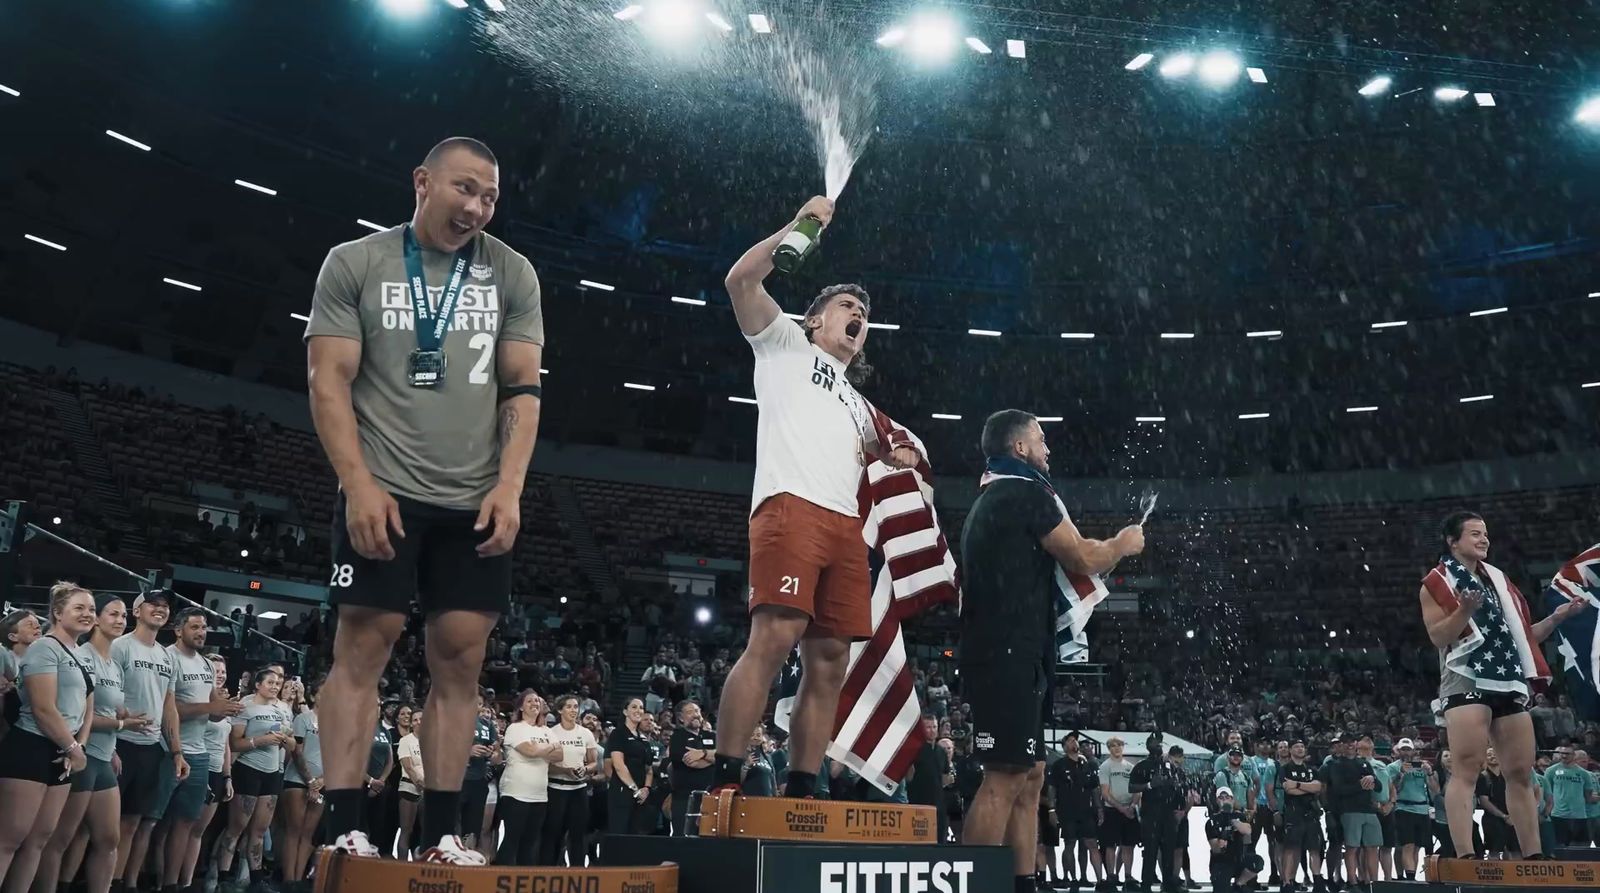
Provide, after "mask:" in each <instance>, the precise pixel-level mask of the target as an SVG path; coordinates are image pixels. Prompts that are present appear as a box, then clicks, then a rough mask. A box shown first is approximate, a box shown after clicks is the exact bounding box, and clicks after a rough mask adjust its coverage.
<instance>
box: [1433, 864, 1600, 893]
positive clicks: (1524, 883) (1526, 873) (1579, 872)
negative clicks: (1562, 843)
mask: <svg viewBox="0 0 1600 893" xmlns="http://www.w3.org/2000/svg"><path fill="white" fill-rule="evenodd" d="M1428 880H1429V881H1432V882H1433V883H1436V884H1440V883H1442V884H1456V885H1462V886H1480V887H1568V888H1582V889H1597V888H1600V861H1595V862H1569V861H1564V860H1560V859H1550V860H1541V861H1537V862H1525V861H1522V860H1519V859H1506V860H1498V861H1497V860H1482V859H1445V858H1442V857H1440V856H1429V857H1428Z"/></svg>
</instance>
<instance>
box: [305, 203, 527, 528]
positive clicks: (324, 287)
mask: <svg viewBox="0 0 1600 893" xmlns="http://www.w3.org/2000/svg"><path fill="white" fill-rule="evenodd" d="M401 230H402V227H398V226H396V227H392V228H390V229H387V230H384V231H383V232H381V233H373V234H372V235H370V236H367V237H366V238H362V239H357V240H355V241H354V242H346V243H344V244H343V245H339V246H337V247H335V248H334V249H333V250H332V251H330V252H328V258H327V260H325V261H323V264H322V272H320V273H319V274H318V275H317V288H316V293H315V294H314V295H313V297H312V301H311V321H310V322H308V323H307V324H306V334H305V337H306V339H307V340H308V341H309V340H310V339H311V338H312V337H315V336H318V335H332V336H336V337H341V338H352V339H355V340H357V341H360V342H361V370H360V372H359V373H357V375H356V379H355V381H354V382H353V383H352V384H351V395H350V396H351V402H352V403H353V404H354V406H355V413H356V424H357V428H358V429H359V431H360V436H361V452H362V455H363V456H364V457H365V459H366V462H367V467H368V468H369V469H370V470H371V471H372V476H373V477H375V478H377V479H378V481H379V483H381V484H383V485H384V487H386V488H387V489H388V490H389V491H390V492H391V493H394V494H395V495H398V496H405V497H408V498H411V499H415V500H418V501H419V502H424V503H427V504H429V505H435V506H440V507H443V508H453V509H476V508H478V505H479V503H480V502H481V501H482V499H483V497H484V495H485V494H487V493H488V492H489V490H490V489H492V488H493V487H494V483H495V480H496V479H497V477H498V474H499V462H500V447H499V441H498V438H497V436H496V428H495V426H496V418H495V413H496V410H497V408H498V405H499V394H498V392H499V385H500V378H499V375H498V372H497V368H496V367H497V364H496V362H495V353H496V347H497V346H498V344H499V342H501V341H523V342H527V343H529V344H538V345H543V344H544V316H543V312H542V310H541V307H540V301H539V277H538V276H537V274H535V273H534V270H533V265H532V264H530V263H529V262H528V259H527V258H526V257H523V256H522V255H521V254H518V253H517V252H516V251H513V250H512V249H511V248H510V247H509V246H507V245H506V244H505V243H504V242H502V241H500V240H499V239H496V238H495V237H494V236H491V235H489V234H487V233H484V234H481V235H479V236H478V239H477V246H476V248H475V249H474V254H473V258H472V263H471V264H470V265H469V266H468V268H467V273H466V274H465V275H464V276H463V277H462V284H461V294H460V296H459V297H458V299H457V301H456V308H455V312H454V314H452V317H451V320H450V328H449V331H448V332H446V334H445V337H444V345H443V349H444V354H445V361H446V367H445V375H444V381H443V382H441V383H440V384H438V385H437V386H435V387H431V388H419V387H413V386H412V385H411V381H410V376H409V374H408V371H407V363H408V360H409V358H410V356H411V352H412V351H414V350H416V349H417V333H416V328H415V320H414V314H413V312H412V307H411V291H410V289H409V288H408V286H407V284H406V265H405V255H404V251H403V249H402V246H401ZM422 255H423V275H424V278H425V280H426V282H427V286H428V300H429V303H430V304H431V305H432V307H433V308H434V309H437V308H438V305H439V298H440V296H441V295H442V294H443V292H444V286H445V284H446V282H447V281H448V277H449V273H450V268H451V266H452V262H453V260H454V259H455V256H454V254H452V253H449V252H444V251H435V250H432V249H429V248H424V249H422Z"/></svg>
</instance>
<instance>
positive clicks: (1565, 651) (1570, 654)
mask: <svg viewBox="0 0 1600 893" xmlns="http://www.w3.org/2000/svg"><path fill="white" fill-rule="evenodd" d="M1560 639H1561V647H1560V648H1557V649H1556V651H1557V652H1558V653H1559V654H1560V655H1561V658H1562V660H1564V661H1566V663H1567V669H1569V670H1577V671H1578V675H1579V676H1582V677H1583V678H1585V679H1588V678H1589V675H1588V674H1587V673H1585V672H1583V661H1581V660H1579V659H1578V652H1577V649H1575V648H1573V647H1572V643H1571V642H1569V641H1567V637H1566V636H1561V637H1560Z"/></svg>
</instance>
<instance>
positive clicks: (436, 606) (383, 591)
mask: <svg viewBox="0 0 1600 893" xmlns="http://www.w3.org/2000/svg"><path fill="white" fill-rule="evenodd" d="M395 502H397V503H399V504H400V521H401V523H402V524H403V525H404V526H405V530H406V535H405V536H404V537H400V536H396V535H395V533H394V531H393V530H391V531H389V544H390V545H391V546H392V547H393V548H394V558H393V559H392V560H389V561H380V560H377V559H371V558H363V557H361V556H360V555H359V554H357V553H356V548H355V546H354V545H353V544H352V543H351V542H350V532H349V530H347V529H346V528H345V517H344V511H345V503H344V494H343V493H340V494H339V498H338V499H337V500H336V501H335V503H334V509H333V571H332V574H331V575H330V577H329V579H328V601H329V602H331V603H332V604H334V605H360V606H362V607H368V608H378V609H380V610H384V611H394V612H396V613H401V614H403V613H406V612H408V611H410V610H411V603H412V602H413V601H415V602H416V603H417V605H418V607H420V608H421V609H422V613H423V614H432V613H436V612H438V611H447V610H448V611H458V610H459V611H492V612H496V613H501V614H503V613H505V612H506V611H507V610H508V609H509V608H510V605H511V553H510V552H507V553H506V554H504V555H497V556H495V557H493V558H481V557H479V555H478V552H477V548H478V545H479V544H480V543H482V542H483V541H484V540H486V539H488V538H489V537H488V534H487V533H486V532H483V531H477V530H473V529H472V525H473V523H474V522H476V521H477V519H478V513H477V511H476V510H468V509H446V508H439V507H438V506H433V505H428V504H426V503H422V502H418V501H416V500H415V499H407V498H406V497H404V496H396V497H395Z"/></svg>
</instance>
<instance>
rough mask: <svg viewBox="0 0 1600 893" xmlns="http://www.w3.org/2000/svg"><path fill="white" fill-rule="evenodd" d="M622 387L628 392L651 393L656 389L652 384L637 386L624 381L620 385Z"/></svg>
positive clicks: (637, 384) (634, 383) (635, 383)
mask: <svg viewBox="0 0 1600 893" xmlns="http://www.w3.org/2000/svg"><path fill="white" fill-rule="evenodd" d="M622 386H623V387H625V388H627V389H628V390H630V391H653V390H655V389H656V386H655V385H653V384H639V383H637V382H632V381H625V382H623V383H622Z"/></svg>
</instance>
